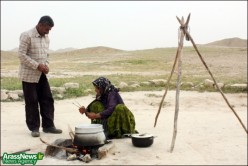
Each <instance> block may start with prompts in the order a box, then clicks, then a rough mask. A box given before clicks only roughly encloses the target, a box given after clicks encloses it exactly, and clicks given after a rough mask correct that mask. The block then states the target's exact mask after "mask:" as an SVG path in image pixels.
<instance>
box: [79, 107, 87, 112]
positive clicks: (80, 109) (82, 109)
mask: <svg viewBox="0 0 248 166" xmlns="http://www.w3.org/2000/svg"><path fill="white" fill-rule="evenodd" d="M79 112H80V113H81V114H84V113H85V112H86V109H85V107H84V106H82V107H80V108H79Z"/></svg>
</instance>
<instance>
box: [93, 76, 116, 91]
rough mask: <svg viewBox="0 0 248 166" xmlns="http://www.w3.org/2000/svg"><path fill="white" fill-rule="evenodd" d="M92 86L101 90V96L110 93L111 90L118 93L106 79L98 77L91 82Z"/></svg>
mask: <svg viewBox="0 0 248 166" xmlns="http://www.w3.org/2000/svg"><path fill="white" fill-rule="evenodd" d="M92 84H93V85H94V86H96V87H98V88H100V89H101V92H102V93H103V94H105V93H107V92H110V91H112V90H114V91H117V92H118V91H119V90H118V89H117V88H115V87H114V86H113V85H112V84H111V82H110V81H109V80H108V79H107V78H104V77H99V78H97V79H96V80H95V81H93V82H92Z"/></svg>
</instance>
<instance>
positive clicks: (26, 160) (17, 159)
mask: <svg viewBox="0 0 248 166" xmlns="http://www.w3.org/2000/svg"><path fill="white" fill-rule="evenodd" d="M43 157H44V154H43V153H41V152H39V153H37V154H26V153H18V154H8V153H4V154H3V156H2V163H3V164H21V165H25V164H32V165H35V164H36V163H37V161H38V160H43Z"/></svg>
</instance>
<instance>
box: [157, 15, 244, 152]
mask: <svg viewBox="0 0 248 166" xmlns="http://www.w3.org/2000/svg"><path fill="white" fill-rule="evenodd" d="M176 18H177V20H178V22H179V23H180V25H181V26H180V39H179V43H178V49H177V53H176V57H175V60H174V64H173V67H172V70H171V73H170V76H169V78H168V81H167V84H166V89H165V92H164V95H163V97H162V100H161V102H160V105H159V109H158V112H157V115H156V117H155V123H154V127H156V124H157V120H158V116H159V114H160V111H161V107H162V105H163V102H164V99H165V96H166V94H167V91H168V88H169V83H170V80H171V77H172V75H173V73H174V70H175V66H176V64H178V68H177V70H178V72H177V74H178V76H177V84H176V106H175V115H174V131H173V138H172V143H171V148H170V152H173V149H174V145H175V140H176V134H177V118H178V112H179V93H180V85H181V66H182V60H181V51H182V48H183V40H184V37H186V40H188V41H191V43H192V44H193V46H194V48H195V50H196V52H197V54H198V55H199V57H200V59H201V61H202V63H203V65H204V66H205V68H206V69H207V71H208V73H209V74H210V76H211V78H212V79H213V81H214V84H215V86H216V87H217V89H218V91H219V92H220V93H221V95H222V97H223V98H224V100H225V101H226V103H227V105H228V106H229V108H230V109H231V110H232V112H233V113H234V115H235V116H236V117H237V119H238V120H239V122H240V124H241V126H242V127H243V128H244V130H245V132H246V134H248V131H247V129H246V127H245V125H244V124H243V122H242V121H241V119H240V118H239V116H238V114H237V113H236V111H235V110H234V109H233V107H232V106H231V104H230V103H229V101H228V100H227V98H226V96H225V95H224V93H223V92H222V90H221V89H220V87H219V85H218V84H217V82H216V80H215V78H214V76H213V74H212V73H211V71H210V70H209V68H208V66H207V64H206V63H205V61H204V59H203V57H202V55H201V54H200V52H199V50H198V48H197V47H196V44H195V42H194V40H193V38H192V37H191V36H190V34H189V32H188V24H189V20H190V14H189V15H188V18H187V21H186V22H184V18H183V17H182V19H181V20H180V19H179V18H178V17H176Z"/></svg>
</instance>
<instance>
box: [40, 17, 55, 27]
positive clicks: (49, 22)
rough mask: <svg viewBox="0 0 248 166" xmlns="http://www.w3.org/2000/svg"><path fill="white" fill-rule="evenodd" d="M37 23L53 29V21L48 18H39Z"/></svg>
mask: <svg viewBox="0 0 248 166" xmlns="http://www.w3.org/2000/svg"><path fill="white" fill-rule="evenodd" d="M39 23H42V24H46V25H48V26H50V27H53V26H54V22H53V19H52V18H51V17H50V16H42V17H41V18H40V21H39Z"/></svg>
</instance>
